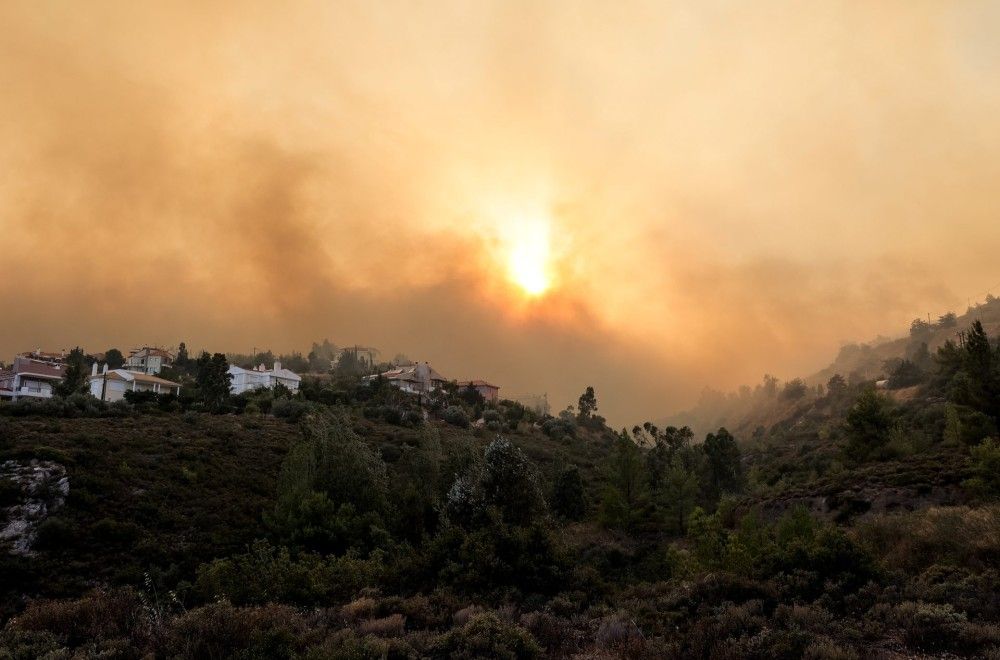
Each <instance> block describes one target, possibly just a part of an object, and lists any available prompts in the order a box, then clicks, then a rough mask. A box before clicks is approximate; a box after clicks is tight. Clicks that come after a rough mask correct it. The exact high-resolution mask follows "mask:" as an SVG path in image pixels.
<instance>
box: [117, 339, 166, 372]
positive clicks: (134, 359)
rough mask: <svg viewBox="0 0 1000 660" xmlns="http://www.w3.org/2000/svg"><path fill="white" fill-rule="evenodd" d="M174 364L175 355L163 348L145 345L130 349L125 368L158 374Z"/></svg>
mask: <svg viewBox="0 0 1000 660" xmlns="http://www.w3.org/2000/svg"><path fill="white" fill-rule="evenodd" d="M173 364H174V356H173V355H172V354H171V353H170V352H169V351H167V350H165V349H162V348H153V347H151V346H143V347H142V348H134V349H132V350H131V351H129V355H128V357H127V358H125V364H124V368H125V369H128V370H129V371H141V372H142V373H145V374H152V375H156V374H158V373H160V372H161V371H162V370H163V369H164V368H166V367H171V366H173Z"/></svg>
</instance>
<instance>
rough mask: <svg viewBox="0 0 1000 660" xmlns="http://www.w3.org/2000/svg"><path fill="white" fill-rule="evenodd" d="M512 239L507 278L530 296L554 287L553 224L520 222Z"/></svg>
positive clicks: (508, 256)
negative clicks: (551, 237)
mask: <svg viewBox="0 0 1000 660" xmlns="http://www.w3.org/2000/svg"><path fill="white" fill-rule="evenodd" d="M518 224H519V226H518V228H517V230H516V231H515V232H513V233H512V235H511V236H510V238H509V241H508V255H507V276H508V278H509V279H510V281H511V282H513V283H514V284H515V285H517V286H518V287H520V289H521V290H522V291H523V292H524V293H525V294H526V295H528V296H531V297H536V296H540V295H542V294H543V293H545V292H546V291H548V290H549V287H551V285H552V274H551V264H550V261H551V248H550V244H549V224H548V223H547V222H544V221H541V220H539V221H535V222H530V223H518Z"/></svg>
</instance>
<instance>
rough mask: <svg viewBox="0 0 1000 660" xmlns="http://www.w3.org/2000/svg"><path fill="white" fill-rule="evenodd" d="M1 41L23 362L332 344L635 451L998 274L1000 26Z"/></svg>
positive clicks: (190, 31)
mask: <svg viewBox="0 0 1000 660" xmlns="http://www.w3.org/2000/svg"><path fill="white" fill-rule="evenodd" d="M0 19H2V25H3V26H4V27H3V30H4V38H3V39H2V40H0V89H2V90H3V99H4V101H3V103H2V104H0V144H2V145H3V147H2V148H0V173H2V175H0V254H2V255H3V257H4V259H3V263H4V266H5V267H4V269H3V275H2V276H0V310H2V312H0V314H2V316H3V318H4V319H5V320H6V321H7V322H6V323H4V324H2V325H0V360H4V361H9V360H10V358H11V357H12V356H13V354H14V353H16V352H19V351H24V350H30V349H33V348H37V347H41V348H43V349H46V350H52V349H55V350H58V349H60V348H70V347H72V346H74V345H78V344H79V345H81V346H84V347H86V348H87V349H89V350H95V351H97V350H105V349H107V348H110V347H118V348H120V349H122V350H126V349H127V348H130V347H132V346H135V345H139V344H157V343H159V344H168V345H176V343H177V342H179V341H185V342H186V343H187V345H188V346H189V347H190V348H192V349H198V348H202V347H204V348H208V349H211V350H217V351H234V352H247V351H249V350H250V349H251V348H252V347H254V346H256V347H257V348H258V349H263V348H270V349H272V350H274V351H276V352H285V351H291V350H300V351H303V352H307V351H308V349H309V346H310V344H311V342H313V341H319V340H321V339H323V338H324V337H328V338H330V339H331V340H332V341H334V342H335V343H337V344H338V345H343V344H347V345H351V344H355V343H362V344H366V345H373V346H376V347H378V348H380V349H381V350H382V351H383V354H384V356H385V357H386V358H391V357H392V355H394V354H395V353H397V352H402V353H405V354H406V355H408V356H409V357H410V358H412V359H417V360H421V361H422V360H427V361H429V362H431V363H432V364H434V365H435V366H436V367H437V368H438V369H439V370H440V371H441V372H442V373H444V374H445V375H446V376H449V377H453V378H458V379H463V378H485V379H488V380H491V381H494V382H496V383H497V384H499V385H501V386H502V387H503V389H502V390H501V392H502V393H503V392H506V393H517V392H538V393H541V392H548V394H549V400H550V402H551V403H552V405H553V407H554V408H560V407H562V406H565V405H566V404H569V403H575V401H576V397H577V396H578V395H579V394H580V392H582V391H583V389H584V388H585V387H586V386H587V385H593V386H594V387H595V388H596V390H597V395H598V399H599V402H600V413H602V414H604V415H606V416H608V417H609V419H611V420H612V421H614V422H616V423H618V424H622V423H628V424H631V423H634V422H639V421H641V420H644V419H653V418H658V417H662V416H664V415H666V414H668V413H670V412H673V411H676V410H678V409H680V408H683V407H685V406H686V405H688V404H689V403H691V402H692V401H693V400H694V399H695V398H696V397H697V395H698V393H699V392H700V391H701V390H702V388H704V387H705V386H712V387H715V388H718V389H727V388H732V387H735V386H737V385H739V384H741V383H753V382H758V381H759V380H760V377H761V376H762V375H763V374H764V373H765V372H769V373H774V374H775V375H777V376H779V377H781V378H791V377H794V376H799V375H807V374H809V373H812V372H814V371H816V370H818V369H820V368H822V367H823V366H826V364H828V363H829V362H830V361H831V359H832V358H833V357H834V355H835V354H836V351H837V349H838V347H839V346H840V345H841V344H842V343H843V342H849V341H866V340H870V339H872V338H874V337H875V336H877V335H879V334H884V335H898V334H899V333H901V332H903V331H905V328H906V325H907V324H908V322H909V320H910V319H912V318H914V317H925V316H926V314H927V313H931V314H932V315H937V314H942V313H944V312H946V311H949V310H953V311H956V312H958V313H962V312H964V311H965V308H966V305H967V303H968V301H969V299H970V298H971V299H972V300H973V301H975V300H976V298H977V297H981V296H982V295H984V294H985V293H986V292H987V291H988V287H991V286H993V285H994V284H996V283H997V281H998V280H1000V274H998V273H1000V269H998V268H997V258H996V255H997V254H998V251H1000V229H998V224H1000V223H998V222H997V218H998V216H1000V214H998V211H1000V200H998V198H997V195H996V193H995V188H996V181H997V180H1000V177H998V175H1000V85H997V84H996V82H995V81H996V79H997V74H998V73H1000V41H998V40H997V39H995V38H994V34H993V30H992V26H993V25H996V24H997V21H998V20H1000V5H997V4H996V3H989V2H959V3H948V4H943V3H934V2H902V1H900V2H888V3H881V4H879V5H878V6H874V5H868V4H859V3H825V4H821V5H815V6H804V5H792V4H790V3H780V2H758V3H752V4H751V3H746V4H738V3H729V2H712V1H710V2H704V3H697V5H693V4H688V3H669V2H658V3H644V2H627V3H616V4H615V5H614V6H610V5H606V4H605V3H597V2H593V3H591V2H555V1H554V2H547V3H536V2H477V3H470V2H435V3H425V4H422V3H403V2H398V3H397V2H382V3H361V2H340V3H319V2H316V3H311V2H310V3H301V4H297V5H296V6H295V7H294V8H289V7H287V6H284V5H281V4H278V3H265V2H254V3H248V4H245V5H242V6H241V7H240V10H239V11H234V10H233V9H232V7H231V5H229V4H228V3H219V2H199V3H183V2H182V3H176V4H173V5H171V6H169V7H159V8H155V7H139V6H134V5H128V4H123V3H112V2H96V3H87V4H86V5H83V4H73V3H61V2H49V3H39V2H13V1H12V2H7V3H4V4H3V5H2V6H0ZM994 293H996V291H994Z"/></svg>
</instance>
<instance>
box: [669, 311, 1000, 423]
mask: <svg viewBox="0 0 1000 660" xmlns="http://www.w3.org/2000/svg"><path fill="white" fill-rule="evenodd" d="M976 320H979V321H981V322H982V324H983V327H984V329H985V330H986V332H987V334H988V335H989V336H991V337H995V336H997V335H1000V298H994V297H992V296H988V297H987V299H986V301H985V302H984V303H982V304H977V305H975V306H973V307H970V308H969V309H968V310H967V311H966V313H965V314H962V315H961V316H957V315H955V314H953V313H948V314H944V315H942V316H941V317H939V318H938V319H937V320H935V321H931V322H927V321H924V320H922V319H915V320H914V321H913V322H912V324H911V327H910V329H909V332H908V333H907V334H906V335H905V336H901V337H898V338H895V339H886V338H879V339H876V340H874V341H871V342H868V343H858V344H847V345H845V346H843V347H841V349H840V351H839V352H838V354H837V356H836V358H835V359H834V360H833V362H832V363H831V364H830V365H829V366H827V367H826V368H824V369H821V370H820V371H818V372H816V373H814V374H812V375H810V376H804V377H801V378H797V379H792V380H791V381H788V382H784V383H783V382H781V381H779V380H778V379H776V378H774V377H772V376H765V377H764V380H763V382H762V383H760V384H758V385H756V386H754V387H750V386H743V387H741V388H740V389H739V390H737V391H735V392H728V393H724V392H719V391H716V390H712V389H706V390H705V391H704V392H703V393H702V396H701V398H700V400H699V401H698V403H697V404H696V405H695V406H694V407H693V408H691V409H689V410H685V411H683V412H680V413H676V414H674V415H671V416H669V417H667V418H664V419H661V420H658V423H659V424H660V425H673V426H684V425H686V426H690V427H691V428H692V430H694V432H695V437H703V436H704V435H705V434H706V433H708V432H710V431H714V430H716V429H718V428H719V427H722V426H724V427H726V428H727V429H729V431H730V432H732V433H733V434H734V435H736V437H737V438H740V439H743V440H749V439H751V438H753V437H754V436H755V435H757V436H760V435H761V434H762V433H764V432H767V431H768V430H770V429H772V428H774V427H784V428H789V427H794V425H795V423H796V421H797V420H799V419H802V418H805V417H813V418H815V417H817V416H819V417H823V416H829V415H830V414H831V413H833V412H835V411H833V410H831V409H830V401H829V400H828V397H825V396H824V395H825V392H826V388H827V386H828V383H829V381H830V379H831V378H833V377H834V376H836V375H839V376H841V377H842V378H843V379H844V381H845V382H846V383H847V384H851V385H855V386H856V385H858V384H859V383H863V382H870V381H875V380H879V379H882V378H886V377H887V376H888V372H887V369H886V364H887V362H891V361H894V360H896V361H898V360H901V359H910V360H916V359H919V357H918V356H920V355H923V356H924V358H923V359H925V360H926V359H928V358H927V355H928V354H929V355H931V356H933V355H934V354H935V352H936V351H937V349H938V348H939V347H940V346H941V345H943V344H944V343H945V342H946V341H948V340H952V341H958V339H959V336H960V334H961V332H963V331H964V330H966V329H968V328H969V326H970V325H972V323H973V322H974V321H976ZM925 344H926V348H927V353H922V351H923V346H924V345H925ZM909 394H912V392H909V393H907V391H904V390H896V391H893V392H892V393H891V396H892V397H893V398H895V399H897V400H902V399H904V398H906V397H907V396H909ZM840 412H842V411H840Z"/></svg>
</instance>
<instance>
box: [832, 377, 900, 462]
mask: <svg viewBox="0 0 1000 660" xmlns="http://www.w3.org/2000/svg"><path fill="white" fill-rule="evenodd" d="M891 429H892V417H891V416H890V414H889V402H888V400H887V399H886V398H885V397H884V396H882V395H881V394H878V393H877V392H876V391H875V390H873V389H871V388H869V389H866V390H864V391H863V392H862V393H861V395H860V396H859V397H858V399H857V401H855V403H854V407H852V408H851V410H850V412H848V413H847V418H846V421H845V429H844V430H845V433H846V434H847V446H846V447H845V451H846V453H847V456H848V457H849V458H850V459H852V460H855V461H865V460H867V459H868V458H869V457H871V456H873V455H875V454H876V453H877V452H878V451H879V450H880V449H881V448H882V447H884V446H885V445H886V444H887V443H888V442H889V431H890V430H891Z"/></svg>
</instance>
